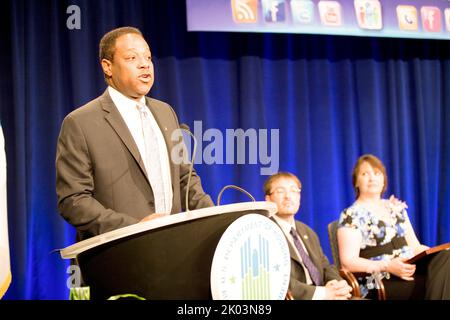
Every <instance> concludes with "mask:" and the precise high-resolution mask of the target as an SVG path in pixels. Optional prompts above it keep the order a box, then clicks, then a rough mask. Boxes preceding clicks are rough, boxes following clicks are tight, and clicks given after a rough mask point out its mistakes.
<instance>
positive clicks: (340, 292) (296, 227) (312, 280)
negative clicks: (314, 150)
mask: <svg viewBox="0 0 450 320" xmlns="http://www.w3.org/2000/svg"><path fill="white" fill-rule="evenodd" d="M301 188H302V185H301V182H300V180H299V179H298V178H297V177H296V176H295V175H293V174H292V173H289V172H279V173H276V174H274V175H272V176H270V177H269V178H268V179H267V181H266V182H265V183H264V194H265V198H266V201H271V202H274V203H276V205H277V207H278V212H277V214H276V215H275V216H274V217H273V219H274V220H275V222H276V223H277V224H278V225H279V226H280V228H281V230H282V231H283V233H284V235H285V236H286V240H287V242H288V246H289V252H290V256H291V279H290V282H289V291H290V292H291V294H292V296H293V298H294V299H304V300H311V299H313V300H324V299H325V300H333V299H342V300H345V299H349V298H350V297H351V294H350V292H351V287H350V286H349V285H348V284H347V282H345V280H342V278H341V277H340V276H339V272H338V270H337V269H336V267H335V266H334V265H330V263H329V261H328V259H327V257H326V256H325V254H324V253H323V250H322V248H321V246H320V241H319V238H318V237H317V234H316V233H315V232H314V231H313V230H312V229H311V228H310V227H308V226H307V225H306V224H304V223H302V222H300V221H296V220H295V219H294V218H295V214H296V213H297V211H298V210H299V208H300V193H301Z"/></svg>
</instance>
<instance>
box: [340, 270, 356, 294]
mask: <svg viewBox="0 0 450 320" xmlns="http://www.w3.org/2000/svg"><path fill="white" fill-rule="evenodd" d="M339 274H340V275H341V277H342V278H344V280H345V281H347V283H348V285H349V286H350V287H352V296H353V297H356V298H361V291H360V290H359V283H358V280H356V278H355V276H354V275H353V273H351V272H350V271H348V270H347V269H344V268H341V269H340V270H339Z"/></svg>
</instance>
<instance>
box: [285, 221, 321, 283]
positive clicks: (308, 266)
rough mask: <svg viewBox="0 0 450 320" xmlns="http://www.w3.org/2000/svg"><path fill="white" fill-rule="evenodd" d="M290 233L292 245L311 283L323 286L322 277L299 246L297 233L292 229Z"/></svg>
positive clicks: (300, 245) (301, 246)
mask: <svg viewBox="0 0 450 320" xmlns="http://www.w3.org/2000/svg"><path fill="white" fill-rule="evenodd" d="M290 233H291V236H292V238H293V239H294V244H295V246H296V247H297V250H298V253H300V257H301V258H302V261H303V264H304V265H305V267H306V269H308V272H309V275H310V277H311V280H312V282H313V283H314V284H315V285H316V286H321V285H322V284H323V281H322V275H321V274H320V271H319V269H317V267H316V265H315V264H314V262H313V261H312V260H311V258H310V257H309V255H308V254H307V253H306V251H305V249H304V248H303V245H302V244H301V242H300V239H299V237H298V233H297V231H296V230H295V229H294V228H291V232H290Z"/></svg>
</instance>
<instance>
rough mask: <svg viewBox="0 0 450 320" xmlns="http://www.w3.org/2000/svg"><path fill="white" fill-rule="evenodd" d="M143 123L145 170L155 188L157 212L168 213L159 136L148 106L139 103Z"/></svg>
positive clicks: (153, 188)
mask: <svg viewBox="0 0 450 320" xmlns="http://www.w3.org/2000/svg"><path fill="white" fill-rule="evenodd" d="M137 107H138V109H139V115H140V118H141V124H142V134H143V136H144V145H145V156H144V157H145V159H144V164H145V170H146V171H147V176H148V179H149V181H150V185H151V187H152V190H153V196H154V198H155V212H157V213H167V212H168V208H166V201H165V193H164V179H163V172H162V168H161V156H160V152H159V146H158V138H157V136H156V133H155V131H154V130H153V127H152V123H151V120H150V114H149V112H150V111H149V110H148V108H147V106H145V105H140V104H138V105H137Z"/></svg>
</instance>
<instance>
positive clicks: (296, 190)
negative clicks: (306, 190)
mask: <svg viewBox="0 0 450 320" xmlns="http://www.w3.org/2000/svg"><path fill="white" fill-rule="evenodd" d="M301 191H302V189H299V188H290V189H289V190H286V188H283V187H279V188H275V189H274V190H273V191H272V192H271V193H270V195H272V194H274V195H276V196H284V195H286V194H287V193H293V194H299V193H300V192H301Z"/></svg>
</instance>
